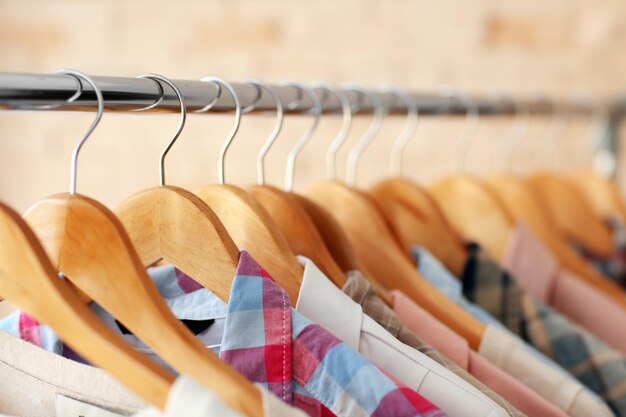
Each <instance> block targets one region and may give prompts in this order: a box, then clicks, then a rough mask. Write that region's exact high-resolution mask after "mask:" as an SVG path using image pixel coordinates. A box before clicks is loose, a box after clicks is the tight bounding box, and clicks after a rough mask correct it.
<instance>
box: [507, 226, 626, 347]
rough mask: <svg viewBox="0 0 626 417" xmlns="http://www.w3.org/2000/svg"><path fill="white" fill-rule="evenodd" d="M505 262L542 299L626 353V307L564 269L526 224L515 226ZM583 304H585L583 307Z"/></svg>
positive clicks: (524, 284)
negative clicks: (625, 325)
mask: <svg viewBox="0 0 626 417" xmlns="http://www.w3.org/2000/svg"><path fill="white" fill-rule="evenodd" d="M502 265H503V267H504V268H505V269H506V270H507V271H509V272H510V273H511V275H513V276H514V278H515V281H516V282H517V284H518V285H519V286H520V287H522V288H523V289H524V290H526V291H528V292H529V293H531V294H532V295H534V296H535V297H537V298H538V299H539V301H541V302H542V303H544V304H547V305H550V306H552V307H554V309H556V310H558V311H559V312H560V313H562V314H563V315H565V316H567V317H568V318H569V319H570V320H572V321H574V322H575V323H578V324H579V325H581V326H582V327H584V328H585V329H587V330H588V331H589V332H590V333H592V334H594V335H596V336H597V337H598V338H599V339H600V340H602V341H604V342H606V343H607V344H608V345H609V346H611V347H613V348H615V349H617V350H618V351H620V352H621V353H622V354H626V332H624V331H623V325H622V323H626V309H624V308H623V307H622V306H621V305H619V304H617V303H616V302H615V301H613V300H612V299H611V298H610V297H608V296H606V295H605V294H604V293H603V292H602V291H599V290H597V289H596V288H594V287H593V285H590V284H589V283H587V282H585V281H584V280H583V279H581V278H579V277H577V276H575V275H573V274H571V273H570V272H568V271H565V270H564V269H563V268H561V265H560V264H559V262H558V259H557V258H556V257H555V256H554V255H553V254H552V253H551V252H550V250H549V249H547V248H546V247H545V246H544V245H543V243H542V242H541V241H540V240H539V239H538V238H537V237H536V236H535V235H534V233H533V232H532V231H531V230H530V229H529V228H528V227H526V226H525V225H524V224H519V225H518V226H517V227H516V230H515V232H514V233H513V235H512V237H511V239H510V241H509V245H508V248H507V254H506V256H505V259H504V261H503V263H502ZM582 305H584V306H585V307H584V308H581V306H582ZM607 317H611V320H607Z"/></svg>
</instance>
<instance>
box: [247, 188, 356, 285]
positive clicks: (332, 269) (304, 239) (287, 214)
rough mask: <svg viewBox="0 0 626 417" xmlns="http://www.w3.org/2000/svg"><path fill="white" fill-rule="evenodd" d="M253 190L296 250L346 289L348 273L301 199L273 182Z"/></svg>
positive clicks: (254, 194)
mask: <svg viewBox="0 0 626 417" xmlns="http://www.w3.org/2000/svg"><path fill="white" fill-rule="evenodd" d="M249 191H250V194H252V195H253V196H254V198H256V199H257V200H258V201H259V203H261V205H263V207H265V209H266V210H267V212H268V213H269V214H270V216H271V217H272V219H273V220H274V223H276V225H278V228H279V229H280V230H281V232H282V234H283V236H285V238H286V239H287V242H288V244H289V246H290V247H291V249H292V250H293V252H294V253H296V254H298V255H302V256H306V257H307V258H309V259H311V260H312V261H313V262H314V263H315V265H317V267H318V268H319V269H320V270H321V271H322V272H323V273H324V275H326V276H327V277H328V278H329V279H330V280H331V281H332V282H333V283H334V284H335V285H336V286H337V287H339V288H343V286H344V284H345V283H346V276H345V274H344V273H343V271H342V270H341V268H340V267H339V265H337V263H336V262H335V259H334V258H333V256H332V255H331V254H330V251H329V250H328V248H327V247H326V244H325V243H324V240H323V239H322V237H321V236H320V234H319V232H318V230H317V227H316V226H315V223H313V221H312V220H311V218H310V217H309V215H308V213H307V212H306V210H305V209H304V208H303V207H302V206H301V205H300V204H299V202H298V200H297V198H295V197H294V196H293V195H291V194H290V193H287V192H284V191H282V190H279V189H278V188H275V187H272V186H269V185H257V186H253V187H250V188H249Z"/></svg>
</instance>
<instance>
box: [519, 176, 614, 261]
mask: <svg viewBox="0 0 626 417" xmlns="http://www.w3.org/2000/svg"><path fill="white" fill-rule="evenodd" d="M528 182H529V184H530V186H531V187H533V188H534V189H535V190H536V191H537V193H539V195H540V196H541V198H542V200H543V201H544V203H545V206H546V207H547V209H548V211H549V212H550V216H551V218H552V220H553V221H554V222H555V225H556V227H557V229H558V230H559V232H560V233H561V235H562V236H563V238H564V239H565V240H566V241H567V242H568V243H571V242H576V243H578V244H580V245H582V246H583V247H584V248H585V250H587V251H588V252H589V253H591V254H592V255H594V256H597V257H599V258H608V257H610V256H611V253H612V251H613V245H614V243H613V236H612V233H611V230H610V229H609V227H608V226H607V225H606V224H604V223H603V222H602V221H600V220H599V219H598V218H597V216H595V214H594V211H593V209H592V208H591V207H590V206H589V204H588V203H587V201H586V200H585V199H584V198H583V197H582V196H581V194H580V192H579V191H578V190H577V189H576V187H575V186H574V185H573V184H572V183H571V181H568V179H567V178H565V177H561V176H559V175H557V174H551V173H540V174H534V175H532V176H530V177H529V178H528Z"/></svg>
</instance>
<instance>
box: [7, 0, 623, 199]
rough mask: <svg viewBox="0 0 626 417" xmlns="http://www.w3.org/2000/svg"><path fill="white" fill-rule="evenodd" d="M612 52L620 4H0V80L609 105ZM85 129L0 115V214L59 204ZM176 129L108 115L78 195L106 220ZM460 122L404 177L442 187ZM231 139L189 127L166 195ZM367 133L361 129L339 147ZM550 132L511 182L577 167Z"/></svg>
mask: <svg viewBox="0 0 626 417" xmlns="http://www.w3.org/2000/svg"><path fill="white" fill-rule="evenodd" d="M625 45H626V3H624V2H623V1H620V0H569V1H565V0H562V1H552V2H546V1H543V0H526V1H524V2H502V1H500V0H468V1H463V2H460V1H452V0H416V1H408V0H386V1H383V0H340V1H337V0H324V1H315V2H312V1H305V0H291V1H287V0H280V1H279V0H270V1H257V0H228V1H215V0H213V1H209V0H193V1H191V0H190V1H179V2H173V1H164V0H151V1H148V0H135V1H122V0H90V1H81V0H57V1H46V0H30V1H23V0H0V71H13V72H51V71H54V70H56V69H59V68H75V69H80V70H82V71H85V72H87V73H90V74H96V75H126V76H134V75H139V74H141V73H144V72H159V73H162V74H165V75H167V76H170V77H173V78H187V79H193V78H199V77H202V76H206V75H219V76H223V77H225V78H227V79H229V80H238V79H241V78H244V77H250V76H254V77H259V78H263V79H266V80H268V81H277V80H281V79H296V80H301V81H314V80H321V79H323V80H328V81H332V82H337V83H339V82H344V81H351V80H358V81H362V82H364V83H367V84H368V85H372V86H376V85H380V84H383V83H388V82H393V83H396V84H399V85H402V86H406V87H407V88H412V89H416V90H420V89H421V90H425V91H437V89H438V88H439V87H440V86H441V85H443V84H453V85H456V86H458V87H460V88H462V89H463V90H464V91H468V92H482V93H489V92H493V91H494V90H504V91H507V92H510V93H513V94H519V95H532V94H538V93H541V94H547V95H550V96H557V97H558V96H560V97H570V98H571V97H576V96H587V97H606V96H610V95H613V94H616V93H619V92H621V91H624V90H626V54H624V46H625ZM91 117H92V115H89V114H87V115H83V114H63V113H48V114H43V113H16V112H5V113H0V135H1V136H2V138H1V139H0V200H3V201H6V202H8V203H9V204H10V205H12V206H13V207H15V208H17V209H19V210H24V209H25V208H27V207H28V206H29V205H30V204H32V203H33V202H35V201H36V200H37V199H40V198H42V197H44V196H45V195H47V194H51V193H56V192H63V191H66V190H67V189H68V182H69V178H68V176H69V157H70V152H71V148H72V146H73V144H74V142H75V141H76V140H77V139H78V138H79V137H80V135H81V133H82V131H83V130H84V129H85V128H86V127H87V126H88V124H89V122H90V120H91ZM176 122H177V121H176V119H175V117H169V116H154V115H145V116H137V115H119V114H106V115H105V117H104V119H103V121H102V123H101V125H100V127H99V128H98V129H97V130H96V133H95V134H94V135H93V137H92V138H91V140H90V141H89V142H88V143H87V145H86V146H85V148H84V151H83V153H82V154H81V160H80V167H81V170H80V175H79V182H78V187H79V192H82V193H84V194H87V195H90V196H93V197H95V198H97V199H99V200H101V201H102V202H104V203H106V204H109V205H110V206H114V205H115V204H117V203H118V202H119V201H121V200H122V199H123V198H125V197H126V196H128V195H130V194H131V193H133V192H135V191H138V190H140V189H142V188H146V187H149V186H152V185H156V184H157V180H158V176H157V166H158V165H157V158H158V154H159V151H160V148H161V147H162V146H163V145H164V144H165V143H166V142H167V140H168V137H169V136H168V135H170V134H171V132H172V131H173V130H174V129H175V126H176ZM462 122H463V121H462V119H459V120H448V119H443V118H437V119H433V118H428V119H427V118H424V119H423V121H422V123H421V125H420V130H419V133H418V135H417V137H416V139H415V140H414V142H413V143H412V144H411V146H410V147H409V150H408V152H407V155H406V158H407V164H406V166H407V174H409V175H411V176H412V177H414V178H416V179H417V180H419V181H422V182H429V181H432V180H434V179H436V178H438V177H440V176H442V175H445V174H447V173H448V172H449V171H450V169H451V166H450V159H451V153H452V149H453V148H454V143H455V138H456V137H458V135H459V133H460V132H461V130H462V129H463V124H462ZM230 123H232V120H231V119H230V118H229V117H228V116H219V117H218V116H216V117H206V116H205V117H200V116H198V117H192V118H190V120H189V122H188V125H187V127H186V129H185V131H184V133H183V135H182V136H181V138H180V141H179V143H177V144H176V145H175V147H174V148H173V150H172V153H171V156H170V157H169V158H168V160H167V179H168V182H169V183H171V184H176V185H181V186H184V187H188V188H190V189H194V188H196V187H199V186H201V185H203V184H206V183H210V182H214V181H216V179H217V167H216V161H217V152H218V149H219V147H220V145H221V142H222V140H223V139H224V137H225V135H226V133H227V131H228V129H229V126H230ZM309 123H310V120H308V119H307V118H306V117H293V118H289V119H288V120H287V122H286V126H285V128H284V132H283V134H282V135H281V136H280V138H279V141H278V143H277V145H276V147H275V149H273V150H272V152H271V154H270V156H269V157H268V178H269V181H270V182H271V183H274V184H282V182H283V178H284V165H285V164H284V160H285V155H286V153H287V151H288V149H289V148H290V146H293V144H294V143H295V142H296V141H297V139H298V137H299V135H301V134H303V133H304V131H305V130H306V129H307V127H308V125H309ZM402 123H403V120H402V118H400V117H393V118H389V119H388V120H387V121H386V123H385V125H384V128H383V130H382V132H381V134H380V135H379V137H378V138H377V139H376V141H375V142H374V143H373V145H372V146H371V149H369V150H368V152H366V154H365V156H364V157H363V160H362V164H361V167H360V171H359V174H360V175H359V183H360V184H361V185H368V184H371V183H372V182H373V181H376V180H377V179H379V178H381V177H382V176H384V175H385V174H386V173H387V160H388V154H389V149H390V144H391V142H392V141H393V138H394V137H395V135H396V134H397V133H398V132H399V131H400V130H401V129H402ZM511 123H512V121H511V120H509V119H506V118H503V119H499V120H493V119H490V120H486V119H485V120H482V122H481V125H480V126H481V128H480V132H479V133H478V135H477V137H476V138H475V140H474V143H473V145H472V147H471V148H470V150H469V151H468V153H467V167H468V169H469V170H471V171H475V172H477V173H483V172H487V171H490V170H493V169H495V166H496V165H495V164H496V162H497V154H498V152H497V150H498V144H499V143H501V142H502V138H503V137H506V134H507V132H508V130H509V129H510V126H511ZM272 124H273V120H272V118H271V117H263V116H260V117H257V116H245V118H244V122H243V127H242V129H241V132H240V135H239V136H238V137H237V139H236V141H235V143H234V145H233V147H232V150H231V153H230V154H229V158H228V160H227V165H226V174H227V177H226V178H227V181H229V182H234V183H238V184H241V185H246V184H250V183H252V182H254V181H255V166H254V160H255V155H256V153H257V152H258V149H259V147H260V145H261V143H262V142H263V141H264V139H265V136H266V135H267V134H268V133H269V132H270V131H271V129H272ZM367 124H368V119H367V118H366V117H362V118H358V120H357V121H356V122H355V124H354V128H353V131H352V134H351V136H350V140H349V144H352V143H354V142H355V141H356V140H357V139H358V136H359V134H360V133H362V132H364V130H365V129H366V128H367ZM339 126H340V120H339V118H334V117H328V118H324V120H323V121H322V124H321V127H320V129H319V131H318V132H317V134H316V135H315V137H314V138H313V140H312V142H311V143H310V144H309V145H308V147H307V148H306V149H305V150H304V152H303V153H302V155H301V158H300V159H299V161H298V167H297V172H296V186H297V187H298V188H303V187H305V186H306V185H307V184H309V183H311V182H312V181H315V180H317V179H321V178H323V176H324V166H323V161H324V158H323V155H324V151H325V149H326V146H327V145H328V143H329V142H330V140H331V138H332V137H333V135H334V134H335V133H336V131H337V129H338V128H339ZM550 126H551V120H549V118H546V119H540V118H537V119H533V120H532V121H531V128H530V132H529V134H528V137H527V139H526V140H525V141H524V142H523V143H522V144H521V145H520V146H519V147H518V148H517V150H516V153H515V154H514V155H513V167H512V168H513V169H514V170H516V171H518V172H522V173H523V172H528V171H530V170H532V169H538V168H546V167H550V166H553V165H555V166H557V167H559V168H562V169H567V168H575V167H583V166H586V165H588V164H589V161H590V153H589V148H590V145H589V139H588V138H589V132H590V124H589V122H588V120H574V121H572V122H571V123H570V124H569V125H568V128H567V129H566V130H565V131H564V132H561V133H559V132H556V131H555V130H554V129H551V128H550ZM555 146H556V148H555ZM348 147H349V146H347V147H346V149H344V150H342V152H341V153H340V161H343V160H344V159H345V155H346V153H347V149H348ZM554 149H556V151H555V152H553V150H554ZM553 153H556V154H557V155H558V157H557V158H556V161H555V162H554V163H553V162H552V157H551V156H552V155H553Z"/></svg>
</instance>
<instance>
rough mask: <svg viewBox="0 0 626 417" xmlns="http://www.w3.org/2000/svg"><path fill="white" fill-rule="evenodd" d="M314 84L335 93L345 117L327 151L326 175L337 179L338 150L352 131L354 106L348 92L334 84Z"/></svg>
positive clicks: (331, 178)
mask: <svg viewBox="0 0 626 417" xmlns="http://www.w3.org/2000/svg"><path fill="white" fill-rule="evenodd" d="M312 86H313V88H317V89H320V90H322V91H325V92H327V93H330V94H333V95H334V96H335V97H337V100H339V104H340V105H341V113H342V119H343V121H342V123H341V130H340V131H339V133H337V135H336V136H335V138H334V139H333V140H332V142H331V143H330V145H329V146H328V150H327V151H326V176H327V178H328V179H329V180H335V179H337V152H338V151H339V149H340V148H341V146H342V145H343V143H344V142H345V141H346V138H347V137H348V134H349V133H350V128H351V127H352V108H351V106H350V100H349V99H348V97H347V96H346V94H345V93H344V92H343V91H341V90H340V89H339V88H337V87H335V86H334V85H332V84H330V83H327V82H323V81H320V82H317V83H314V84H313V85H312Z"/></svg>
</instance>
